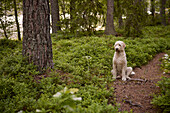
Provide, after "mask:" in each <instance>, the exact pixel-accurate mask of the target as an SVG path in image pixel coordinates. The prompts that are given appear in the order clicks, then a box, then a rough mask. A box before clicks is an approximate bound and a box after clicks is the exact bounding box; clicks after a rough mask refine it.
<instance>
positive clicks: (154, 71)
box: [113, 53, 164, 113]
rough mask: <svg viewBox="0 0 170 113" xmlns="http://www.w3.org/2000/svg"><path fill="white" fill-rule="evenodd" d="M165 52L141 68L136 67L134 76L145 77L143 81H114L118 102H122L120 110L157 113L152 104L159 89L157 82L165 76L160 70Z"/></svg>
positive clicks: (136, 112)
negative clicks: (161, 59)
mask: <svg viewBox="0 0 170 113" xmlns="http://www.w3.org/2000/svg"><path fill="white" fill-rule="evenodd" d="M163 56H164V53H160V54H157V55H156V56H155V58H154V59H153V60H151V61H150V62H149V63H148V64H147V65H144V66H142V67H141V68H135V69H134V71H135V73H136V75H134V76H133V77H132V78H140V79H145V80H146V81H145V82H141V81H126V82H123V81H122V80H121V79H119V80H116V81H115V82H114V86H113V87H114V88H115V96H116V101H117V103H120V104H121V106H120V111H125V110H126V111H129V112H130V111H131V110H132V111H133V112H134V113H157V112H158V111H157V110H156V109H155V108H153V106H152V105H151V104H150V102H151V100H152V98H153V94H154V93H156V92H158V91H159V87H158V86H156V85H155V84H156V83H157V82H158V81H159V80H160V78H161V77H162V76H163V74H162V72H161V71H160V65H159V64H161V62H160V61H159V59H160V58H162V57H163Z"/></svg>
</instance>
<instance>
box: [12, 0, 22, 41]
mask: <svg viewBox="0 0 170 113" xmlns="http://www.w3.org/2000/svg"><path fill="white" fill-rule="evenodd" d="M13 2H14V11H15V21H16V25H17V32H18V40H21V35H20V28H19V22H18V13H17V5H16V0H13Z"/></svg>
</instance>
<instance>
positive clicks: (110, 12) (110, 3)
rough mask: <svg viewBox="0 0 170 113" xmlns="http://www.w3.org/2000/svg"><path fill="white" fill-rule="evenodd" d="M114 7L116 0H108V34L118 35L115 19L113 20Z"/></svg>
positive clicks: (106, 32) (106, 31)
mask: <svg viewBox="0 0 170 113" xmlns="http://www.w3.org/2000/svg"><path fill="white" fill-rule="evenodd" d="M113 9H114V0H107V15H106V28H105V34H106V35H116V31H115V28H114V20H113Z"/></svg>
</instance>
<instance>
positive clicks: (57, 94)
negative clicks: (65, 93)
mask: <svg viewBox="0 0 170 113" xmlns="http://www.w3.org/2000/svg"><path fill="white" fill-rule="evenodd" d="M60 96H61V93H60V92H57V93H56V94H55V95H53V97H60Z"/></svg>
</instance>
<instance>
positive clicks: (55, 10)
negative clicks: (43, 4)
mask: <svg viewBox="0 0 170 113" xmlns="http://www.w3.org/2000/svg"><path fill="white" fill-rule="evenodd" d="M50 2H51V15H52V33H57V31H59V30H61V27H60V25H59V22H60V15H59V6H58V0H50Z"/></svg>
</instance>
